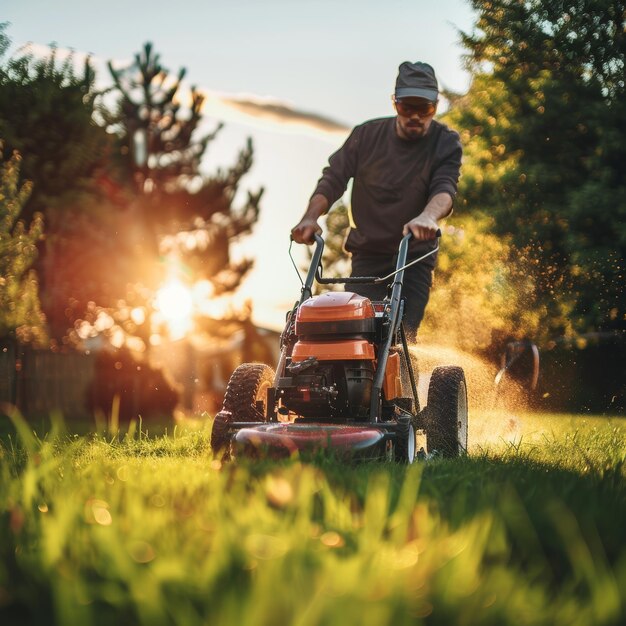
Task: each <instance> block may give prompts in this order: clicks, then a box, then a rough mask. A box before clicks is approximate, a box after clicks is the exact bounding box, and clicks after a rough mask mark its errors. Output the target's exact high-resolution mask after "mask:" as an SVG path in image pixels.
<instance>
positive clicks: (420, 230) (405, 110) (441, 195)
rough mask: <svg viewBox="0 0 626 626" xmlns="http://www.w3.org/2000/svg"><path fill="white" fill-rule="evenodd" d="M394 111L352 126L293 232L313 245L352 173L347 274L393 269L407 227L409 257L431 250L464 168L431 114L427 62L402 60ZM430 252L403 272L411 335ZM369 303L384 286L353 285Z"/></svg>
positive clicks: (455, 140)
mask: <svg viewBox="0 0 626 626" xmlns="http://www.w3.org/2000/svg"><path fill="white" fill-rule="evenodd" d="M392 99H393V102H394V106H395V109H396V113H397V115H396V116H395V117H386V118H380V119H375V120H370V121H368V122H365V123H364V124H361V125H360V126H357V127H356V128H354V130H353V131H352V133H351V134H350V136H349V137H348V139H347V140H346V142H345V143H344V145H343V146H342V147H341V148H340V149H339V150H338V151H337V152H335V153H334V154H333V155H332V156H331V157H330V159H329V165H328V166H327V167H326V168H324V171H323V172H322V177H321V178H320V180H319V182H318V185H317V187H316V189H315V191H314V192H313V195H312V196H311V199H310V201H309V205H308V207H307V210H306V212H305V214H304V216H303V217H302V219H301V220H300V222H299V223H298V224H297V225H296V226H295V227H294V228H293V229H292V231H291V234H292V237H293V239H294V241H296V242H298V243H312V241H313V236H314V233H316V232H317V233H319V232H321V228H320V226H319V224H318V219H319V218H320V217H321V216H322V215H324V214H325V213H326V212H327V211H328V210H329V208H330V207H331V206H332V205H333V204H334V203H335V201H336V200H338V199H339V198H340V197H341V196H342V195H343V193H344V191H345V189H346V186H347V184H348V181H349V180H350V179H351V178H353V179H354V184H353V188H352V202H351V217H352V219H351V229H350V232H349V234H348V237H347V239H346V243H345V249H346V251H347V252H349V253H351V255H352V276H386V275H388V274H389V273H391V272H392V271H393V270H394V268H395V258H394V255H396V253H397V251H398V245H399V243H400V239H401V238H402V237H403V235H406V234H407V233H408V232H409V231H410V232H412V233H413V236H414V239H413V240H411V243H410V246H409V260H411V259H415V258H418V257H420V256H422V255H424V254H426V253H427V252H428V251H429V250H432V249H433V248H434V247H435V237H436V232H437V229H438V227H439V221H440V220H441V219H443V218H445V217H446V216H447V215H449V214H450V213H451V212H452V202H453V199H454V196H455V195H456V190H457V182H458V179H459V170H460V167H461V153H462V150H461V143H460V140H459V135H458V133H456V132H455V131H453V130H450V129H449V128H447V127H446V126H445V125H444V124H441V123H440V122H437V121H435V120H434V119H433V117H434V115H435V112H436V111H437V103H438V99H439V89H438V85H437V79H436V77H435V72H434V70H433V68H432V67H431V66H430V65H428V64H427V63H421V62H418V63H409V62H408V61H407V62H404V63H402V65H400V68H399V72H398V77H397V80H396V89H395V94H394V96H393V97H392ZM434 266H435V255H431V256H430V257H427V258H426V259H425V260H424V261H423V262H421V263H417V264H415V265H413V266H412V267H410V268H408V269H407V270H406V271H405V274H404V289H403V292H402V293H403V296H404V297H405V298H406V305H405V317H404V323H405V329H406V331H407V335H408V336H409V338H410V339H414V338H415V335H416V333H417V328H418V326H419V324H420V322H421V321H422V318H423V316H424V309H425V308H426V303H427V302H428V296H429V292H430V288H431V285H432V273H433V269H434ZM350 289H351V290H353V291H355V292H357V293H359V294H361V295H363V296H366V297H369V298H371V299H373V300H382V299H383V298H384V296H385V294H386V287H385V286H383V285H351V286H350Z"/></svg>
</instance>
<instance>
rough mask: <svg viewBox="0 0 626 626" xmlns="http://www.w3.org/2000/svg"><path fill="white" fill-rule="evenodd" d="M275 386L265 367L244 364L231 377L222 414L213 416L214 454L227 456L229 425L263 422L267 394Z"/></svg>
mask: <svg viewBox="0 0 626 626" xmlns="http://www.w3.org/2000/svg"><path fill="white" fill-rule="evenodd" d="M273 383H274V370H273V369H272V368H271V367H269V366H268V365H265V364H264V363H243V364H241V365H240V366H239V367H237V369H236V370H235V371H234V372H233V373H232V374H231V377H230V380H229V381H228V385H227V387H226V393H225V394H224V403H223V406H222V410H221V411H220V412H219V413H218V414H217V415H216V416H215V420H214V421H213V429H212V431H211V449H212V450H213V453H214V454H216V455H217V454H219V453H223V455H224V456H223V458H224V459H228V458H229V456H230V436H231V433H230V427H229V425H230V424H231V423H232V422H265V421H266V417H265V416H266V413H267V390H268V389H269V388H270V387H271V386H272V384H273Z"/></svg>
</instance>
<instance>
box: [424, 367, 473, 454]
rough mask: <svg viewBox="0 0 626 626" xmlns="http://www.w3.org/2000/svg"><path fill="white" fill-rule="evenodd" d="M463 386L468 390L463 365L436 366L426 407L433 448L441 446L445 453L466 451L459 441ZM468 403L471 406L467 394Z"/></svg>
mask: <svg viewBox="0 0 626 626" xmlns="http://www.w3.org/2000/svg"><path fill="white" fill-rule="evenodd" d="M461 386H463V388H464V390H465V394H467V386H466V382H465V374H464V372H463V370H462V368H460V367H457V366H443V367H436V368H435V369H434V370H433V372H432V375H431V378H430V385H429V387H428V402H427V404H426V411H425V413H426V415H425V417H426V434H427V438H428V450H429V452H431V451H433V450H437V451H439V453H441V454H442V455H443V456H444V457H454V456H458V455H460V454H463V453H464V452H465V449H463V448H462V446H460V445H459V441H458V431H457V429H458V425H457V420H458V408H459V406H458V405H459V391H460V387H461ZM465 406H467V395H466V402H465Z"/></svg>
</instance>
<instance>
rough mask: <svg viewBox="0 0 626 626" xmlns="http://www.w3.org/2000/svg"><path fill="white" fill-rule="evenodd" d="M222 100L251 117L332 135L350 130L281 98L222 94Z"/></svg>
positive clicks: (343, 125)
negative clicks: (280, 99)
mask: <svg viewBox="0 0 626 626" xmlns="http://www.w3.org/2000/svg"><path fill="white" fill-rule="evenodd" d="M221 101H222V103H223V104H224V105H225V106H227V107H231V108H233V109H234V110H236V111H238V112H240V113H242V114H243V115H245V116H247V117H249V118H255V119H263V120H267V121H270V122H274V123H276V124H286V125H288V126H293V127H303V128H308V129H311V130H315V131H319V132H321V133H328V134H331V135H337V134H339V135H345V134H346V133H347V132H348V130H349V128H348V127H347V126H346V125H345V124H342V123H341V122H338V121H336V120H334V119H332V118H330V117H326V116H324V115H320V114H318V113H312V112H310V111H302V110H299V109H297V108H295V107H293V106H292V105H291V104H289V103H286V102H281V101H279V100H273V99H269V98H260V97H258V96H251V95H239V96H228V95H223V96H221Z"/></svg>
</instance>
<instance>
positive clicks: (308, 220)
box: [291, 193, 329, 244]
mask: <svg viewBox="0 0 626 626" xmlns="http://www.w3.org/2000/svg"><path fill="white" fill-rule="evenodd" d="M328 208H329V203H328V199H327V198H326V196H323V195H321V194H319V193H316V194H315V195H314V196H312V197H311V199H310V200H309V206H308V207H307V210H306V211H305V212H304V215H303V216H302V219H301V220H300V221H299V222H298V223H297V224H296V225H295V226H294V227H293V228H292V229H291V236H292V238H293V240H294V241H295V242H296V243H307V244H308V243H313V235H314V234H315V233H321V232H322V228H321V227H320V225H319V224H318V223H317V220H318V219H319V218H320V217H322V215H324V214H325V213H327V212H328Z"/></svg>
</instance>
